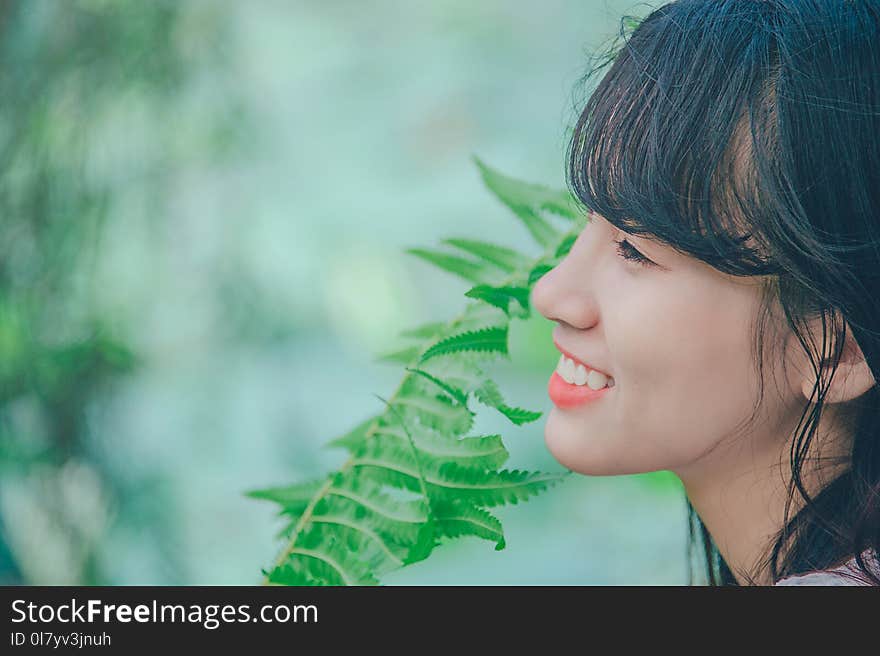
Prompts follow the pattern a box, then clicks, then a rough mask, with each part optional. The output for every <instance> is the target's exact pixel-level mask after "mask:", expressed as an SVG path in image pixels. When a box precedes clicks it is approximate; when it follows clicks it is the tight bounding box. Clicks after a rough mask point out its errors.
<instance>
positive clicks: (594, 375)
mask: <svg viewBox="0 0 880 656" xmlns="http://www.w3.org/2000/svg"><path fill="white" fill-rule="evenodd" d="M607 382H608V376H606V375H605V374H600V373H599V372H598V371H590V375H589V376H587V386H588V387H589V388H590V389H594V390H600V389H602V388H603V387H605V383H607Z"/></svg>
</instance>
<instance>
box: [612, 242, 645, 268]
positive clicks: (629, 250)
mask: <svg viewBox="0 0 880 656" xmlns="http://www.w3.org/2000/svg"><path fill="white" fill-rule="evenodd" d="M614 243H615V244H617V254H618V255H620V257H622V258H623V259H624V260H629V261H630V262H635V263H637V264H639V265H641V266H644V267H649V266H651V265H653V264H654V262H652V261H651V260H649V259H648V258H647V257H645V256H644V255H642V254H641V253H640V252H639V251H637V250H636V249H635V247H634V246H633V245H632V244H630V243H629V242H628V241H627V240H626V239H621V240H620V241H615V242H614Z"/></svg>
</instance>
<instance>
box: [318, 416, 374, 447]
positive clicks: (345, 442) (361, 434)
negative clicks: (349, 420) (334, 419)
mask: <svg viewBox="0 0 880 656" xmlns="http://www.w3.org/2000/svg"><path fill="white" fill-rule="evenodd" d="M375 421H376V418H375V417H369V418H367V419H365V420H364V421H362V422H361V423H359V424H358V425H357V426H355V427H354V428H352V429H351V430H350V431H348V432H347V433H346V434H345V435H342V436H341V437H337V438H336V439H335V440H330V441H329V442H327V443H326V444H325V445H324V447H325V448H326V447H342V448H344V449H348V450H349V451H354V450H355V449H357V448H358V447H359V446H360V445H361V444H362V443H363V442H364V440H366V439H367V430H369V428H370V425H371V424H373V423H374V422H375Z"/></svg>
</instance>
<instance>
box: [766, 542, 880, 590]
mask: <svg viewBox="0 0 880 656" xmlns="http://www.w3.org/2000/svg"><path fill="white" fill-rule="evenodd" d="M870 551H871V550H870V549H868V550H867V551H865V552H864V553H863V554H862V556H863V557H864V560H865V564H866V565H867V566H868V567H869V568H870V569H871V570H872V571H874V572H876V573H880V559H878V558H877V555H876V554H874V557H873V559H872V558H871V557H870ZM872 561H873V562H872ZM849 574H852V575H854V576H855V577H857V578H852V577H851V576H849ZM774 585H872V583H871V581H870V580H867V579H866V578H865V575H864V573H862V571H861V570H860V569H859V567H858V565H856V559H855V557H853V558H851V559H850V560H849V561H848V562H847V563H846V564H844V565H840V566H839V567H832V568H831V569H826V570H821V571H817V572H807V573H805V574H797V575H795V576H789V577H786V578H784V579H780V580H779V581H777V582H776V583H775V584H774Z"/></svg>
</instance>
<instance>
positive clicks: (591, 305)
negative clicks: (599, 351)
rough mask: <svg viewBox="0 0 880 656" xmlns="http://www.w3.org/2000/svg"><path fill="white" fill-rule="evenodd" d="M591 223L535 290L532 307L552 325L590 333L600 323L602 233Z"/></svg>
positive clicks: (537, 283) (532, 295) (533, 290)
mask: <svg viewBox="0 0 880 656" xmlns="http://www.w3.org/2000/svg"><path fill="white" fill-rule="evenodd" d="M592 223H594V221H590V222H589V223H588V224H587V226H586V227H585V228H584V229H583V230H582V231H581V233H580V234H579V235H578V238H577V240H575V242H574V244H573V245H572V247H571V250H570V251H569V252H568V254H567V255H566V256H565V257H564V258H563V259H562V261H561V262H560V263H559V264H558V265H556V266H555V267H554V268H553V269H551V270H550V271H548V272H547V273H545V274H544V275H543V276H542V277H541V278H540V279H539V280H538V281H537V282H536V283H535V285H534V287H533V288H532V294H531V304H532V307H534V308H535V309H536V310H537V311H538V312H540V313H541V314H542V315H543V316H545V317H546V318H547V319H549V320H551V321H555V322H558V323H564V324H569V325H570V326H572V327H573V328H576V329H579V330H586V329H587V328H589V327H591V326H592V325H594V324H595V323H596V322H597V320H598V304H597V302H596V296H595V293H594V292H595V272H596V270H597V267H596V265H597V260H598V257H597V256H598V245H599V241H598V240H597V238H596V237H597V234H596V233H598V232H599V229H598V227H597V226H592V227H591V224H592Z"/></svg>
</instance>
